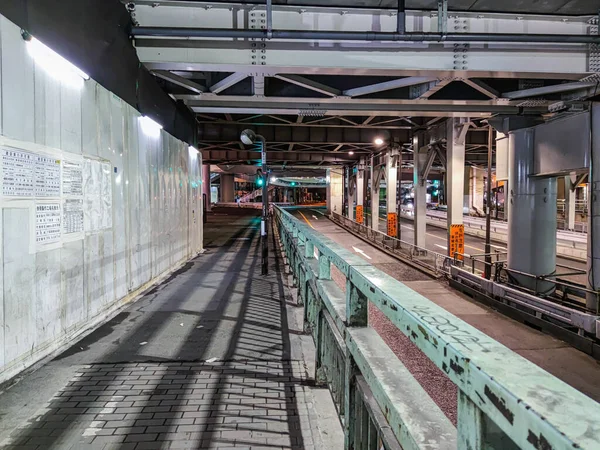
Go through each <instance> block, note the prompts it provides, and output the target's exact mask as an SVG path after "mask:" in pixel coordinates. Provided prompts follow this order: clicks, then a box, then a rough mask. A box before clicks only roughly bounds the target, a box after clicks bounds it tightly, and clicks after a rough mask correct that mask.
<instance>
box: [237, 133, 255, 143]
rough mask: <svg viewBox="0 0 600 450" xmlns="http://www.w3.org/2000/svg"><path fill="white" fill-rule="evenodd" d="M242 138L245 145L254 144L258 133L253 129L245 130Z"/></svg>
mask: <svg viewBox="0 0 600 450" xmlns="http://www.w3.org/2000/svg"><path fill="white" fill-rule="evenodd" d="M240 140H241V141H242V143H243V144H245V145H252V144H254V142H256V133H255V132H254V131H252V130H244V131H242V134H241V135H240Z"/></svg>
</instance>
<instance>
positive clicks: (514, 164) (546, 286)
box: [507, 128, 557, 294]
mask: <svg viewBox="0 0 600 450" xmlns="http://www.w3.org/2000/svg"><path fill="white" fill-rule="evenodd" d="M533 139H534V129H533V128H524V129H521V130H515V131H511V132H510V133H509V142H508V146H509V149H508V153H509V156H508V159H509V162H508V199H509V201H508V203H509V208H508V266H507V267H508V269H509V273H510V274H511V276H512V277H513V280H514V281H515V282H516V283H518V284H520V285H521V286H523V287H525V288H527V289H531V290H532V291H535V292H537V293H539V294H549V293H551V292H552V291H553V290H554V284H553V283H551V282H548V281H540V280H537V279H535V278H533V277H528V276H524V275H519V274H518V273H517V272H524V273H527V274H531V275H533V276H536V277H537V276H541V275H550V274H553V273H554V272H555V271H556V197H557V180H556V178H535V177H532V176H531V174H532V173H534V158H533ZM511 271H517V272H511Z"/></svg>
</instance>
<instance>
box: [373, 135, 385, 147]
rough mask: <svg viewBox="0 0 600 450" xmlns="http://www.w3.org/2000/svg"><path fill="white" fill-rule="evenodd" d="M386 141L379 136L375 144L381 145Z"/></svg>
mask: <svg viewBox="0 0 600 450" xmlns="http://www.w3.org/2000/svg"><path fill="white" fill-rule="evenodd" d="M384 142H385V141H384V140H383V138H380V137H377V138H375V145H377V146H379V145H383V143H384Z"/></svg>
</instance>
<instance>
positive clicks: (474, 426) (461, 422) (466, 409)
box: [456, 389, 483, 450]
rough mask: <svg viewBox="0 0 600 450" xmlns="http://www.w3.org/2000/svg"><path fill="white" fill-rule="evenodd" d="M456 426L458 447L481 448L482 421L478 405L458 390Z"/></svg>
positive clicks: (472, 449)
mask: <svg viewBox="0 0 600 450" xmlns="http://www.w3.org/2000/svg"><path fill="white" fill-rule="evenodd" d="M457 413H458V414H457V415H458V417H457V420H456V428H457V433H458V448H468V449H469V450H480V449H482V448H483V428H482V426H483V423H482V422H483V421H482V413H481V410H480V409H479V407H478V406H477V405H476V404H475V403H473V402H472V401H471V399H470V398H469V397H467V396H466V394H464V393H463V391H461V390H460V389H459V390H458V411H457Z"/></svg>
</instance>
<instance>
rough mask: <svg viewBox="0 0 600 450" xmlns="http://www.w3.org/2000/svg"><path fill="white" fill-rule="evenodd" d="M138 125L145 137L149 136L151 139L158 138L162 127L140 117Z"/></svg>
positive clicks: (146, 118)
mask: <svg viewBox="0 0 600 450" xmlns="http://www.w3.org/2000/svg"><path fill="white" fill-rule="evenodd" d="M139 121H140V125H141V126H142V131H143V132H144V134H145V135H146V136H150V137H153V138H159V137H160V130H162V125H161V124H159V123H156V122H155V121H154V120H152V119H151V118H150V117H148V116H142V117H140V118H139Z"/></svg>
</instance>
